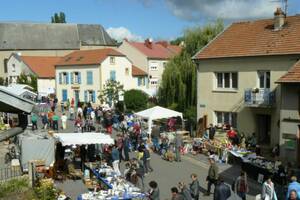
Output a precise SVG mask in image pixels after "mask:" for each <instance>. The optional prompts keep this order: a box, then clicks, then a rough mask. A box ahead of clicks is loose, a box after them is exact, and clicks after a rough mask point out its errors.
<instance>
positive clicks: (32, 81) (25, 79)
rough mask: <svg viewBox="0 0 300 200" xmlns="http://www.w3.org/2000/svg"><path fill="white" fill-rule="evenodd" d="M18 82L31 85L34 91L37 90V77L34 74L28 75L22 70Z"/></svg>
mask: <svg viewBox="0 0 300 200" xmlns="http://www.w3.org/2000/svg"><path fill="white" fill-rule="evenodd" d="M17 83H19V84H25V85H29V86H30V87H32V88H33V91H35V92H36V91H37V77H36V76H35V75H33V74H31V75H29V76H27V75H26V74H24V73H23V72H22V73H21V74H20V76H19V78H18V80H17Z"/></svg>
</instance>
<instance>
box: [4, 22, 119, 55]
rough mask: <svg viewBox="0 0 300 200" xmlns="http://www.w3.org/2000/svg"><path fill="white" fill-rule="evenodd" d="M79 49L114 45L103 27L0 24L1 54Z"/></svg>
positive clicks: (52, 24)
mask: <svg viewBox="0 0 300 200" xmlns="http://www.w3.org/2000/svg"><path fill="white" fill-rule="evenodd" d="M45 38H47V39H45ZM80 45H83V46H86V45H91V46H93V45H103V46H107V45H115V44H114V42H113V41H112V39H111V38H110V37H109V36H108V34H107V33H106V31H105V30H104V29H103V27H102V26H100V25H83V24H78V25H77V24H59V23H0V50H40V49H41V50H49V49H51V50H52V49H55V50H63V49H80Z"/></svg>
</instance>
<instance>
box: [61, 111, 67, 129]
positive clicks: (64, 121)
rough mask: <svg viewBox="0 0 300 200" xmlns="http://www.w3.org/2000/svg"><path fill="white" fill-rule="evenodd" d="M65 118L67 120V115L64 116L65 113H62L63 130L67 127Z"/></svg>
mask: <svg viewBox="0 0 300 200" xmlns="http://www.w3.org/2000/svg"><path fill="white" fill-rule="evenodd" d="M67 120H68V117H67V116H66V114H65V113H63V115H62V116H61V124H62V128H63V130H65V129H67Z"/></svg>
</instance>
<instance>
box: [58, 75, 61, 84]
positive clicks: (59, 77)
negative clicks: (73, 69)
mask: <svg viewBox="0 0 300 200" xmlns="http://www.w3.org/2000/svg"><path fill="white" fill-rule="evenodd" d="M61 76H62V74H61V72H60V73H59V74H58V82H59V84H62V77H61Z"/></svg>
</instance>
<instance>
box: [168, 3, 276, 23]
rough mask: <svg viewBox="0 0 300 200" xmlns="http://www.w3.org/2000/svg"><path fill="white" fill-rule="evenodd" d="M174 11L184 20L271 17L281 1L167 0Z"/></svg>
mask: <svg viewBox="0 0 300 200" xmlns="http://www.w3.org/2000/svg"><path fill="white" fill-rule="evenodd" d="M165 2H166V4H167V6H168V7H169V8H170V10H171V11H172V13H173V14H174V15H175V16H177V17H179V18H182V19H184V20H188V21H199V20H201V19H216V18H222V19H224V20H230V21H234V20H240V19H252V18H265V17H271V16H272V15H273V13H274V11H275V8H276V7H279V6H281V3H280V2H276V1H272V0H165Z"/></svg>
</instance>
